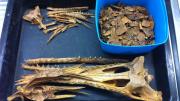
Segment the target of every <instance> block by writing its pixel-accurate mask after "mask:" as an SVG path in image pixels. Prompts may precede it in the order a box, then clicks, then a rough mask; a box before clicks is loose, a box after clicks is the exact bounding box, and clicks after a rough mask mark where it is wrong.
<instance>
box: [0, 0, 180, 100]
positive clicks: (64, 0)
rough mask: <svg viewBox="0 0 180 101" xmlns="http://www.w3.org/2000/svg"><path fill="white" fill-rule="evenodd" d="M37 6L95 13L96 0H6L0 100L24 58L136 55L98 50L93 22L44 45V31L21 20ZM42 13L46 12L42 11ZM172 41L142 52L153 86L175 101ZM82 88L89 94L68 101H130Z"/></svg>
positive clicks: (12, 88) (11, 87) (19, 71)
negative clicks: (115, 53)
mask: <svg viewBox="0 0 180 101" xmlns="http://www.w3.org/2000/svg"><path fill="white" fill-rule="evenodd" d="M36 5H39V6H40V8H46V7H47V6H53V7H71V6H85V5H87V6H89V7H90V8H91V12H94V8H95V0H9V2H8V8H7V12H6V19H5V22H4V29H3V33H2V37H1V43H0V49H1V50H0V63H1V64H0V101H6V99H7V96H9V95H11V94H12V93H13V92H14V91H15V81H16V80H17V79H20V76H22V75H24V74H26V73H28V72H27V71H25V70H23V69H22V68H21V64H22V63H23V62H24V60H25V59H30V58H39V57H77V56H81V57H90V56H91V57H94V56H96V57H99V56H101V57H109V58H126V59H132V58H134V57H135V56H117V55H116V56H115V55H111V54H107V53H104V52H103V51H102V50H101V49H100V46H99V42H98V39H97V36H96V31H95V24H94V23H93V24H91V26H92V28H93V30H90V29H87V28H86V27H84V26H81V25H80V26H79V27H77V28H72V29H70V30H68V31H66V32H65V33H61V35H59V36H58V37H56V38H55V39H54V40H53V41H52V42H51V43H50V44H49V45H47V44H46V42H47V40H48V38H49V35H47V36H46V35H43V32H42V31H40V30H39V29H38V27H37V26H36V25H31V24H30V23H28V22H26V21H23V20H22V16H23V14H24V12H25V11H26V10H27V9H30V8H34V7H35V6H36ZM42 13H43V15H45V12H44V11H42ZM169 14H170V13H169ZM91 21H93V22H94V19H93V18H92V19H91ZM170 39H171V37H170ZM171 44H172V43H171V41H169V42H168V43H167V44H166V45H162V46H160V47H159V48H157V49H155V50H154V51H153V52H151V53H149V54H145V59H146V62H145V66H146V68H147V69H148V70H149V72H150V73H151V74H153V75H154V80H153V81H152V82H151V85H152V87H153V88H154V89H156V90H160V91H162V93H163V101H178V99H179V97H178V87H177V81H176V73H175V64H174V58H175V56H173V54H172V50H171V49H172V47H171ZM173 51H174V50H173ZM85 91H86V92H88V93H89V95H88V96H83V95H78V96H77V97H75V98H74V99H68V101H80V100H81V101H82V100H83V101H87V100H89V101H97V100H98V101H99V100H101V101H112V100H113V101H119V100H120V101H129V100H132V99H130V98H127V97H125V96H122V95H118V94H114V93H112V92H107V91H104V90H97V89H95V88H91V87H87V88H86V89H85Z"/></svg>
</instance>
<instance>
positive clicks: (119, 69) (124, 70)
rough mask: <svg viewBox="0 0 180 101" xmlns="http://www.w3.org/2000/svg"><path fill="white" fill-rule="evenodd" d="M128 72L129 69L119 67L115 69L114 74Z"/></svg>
mask: <svg viewBox="0 0 180 101" xmlns="http://www.w3.org/2000/svg"><path fill="white" fill-rule="evenodd" d="M127 71H129V68H127V67H120V68H117V69H116V70H115V71H114V73H122V72H127Z"/></svg>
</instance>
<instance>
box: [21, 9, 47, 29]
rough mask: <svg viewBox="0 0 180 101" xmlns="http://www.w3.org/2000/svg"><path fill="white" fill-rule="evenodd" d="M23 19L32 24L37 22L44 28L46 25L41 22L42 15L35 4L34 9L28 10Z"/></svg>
mask: <svg viewBox="0 0 180 101" xmlns="http://www.w3.org/2000/svg"><path fill="white" fill-rule="evenodd" d="M23 19H24V20H26V21H29V22H31V23H32V24H38V25H39V26H40V27H41V28H43V29H46V26H45V25H44V24H43V23H42V19H43V18H42V16H41V12H40V9H39V6H36V7H35V9H33V10H29V11H28V12H27V13H26V14H25V15H24V16H23Z"/></svg>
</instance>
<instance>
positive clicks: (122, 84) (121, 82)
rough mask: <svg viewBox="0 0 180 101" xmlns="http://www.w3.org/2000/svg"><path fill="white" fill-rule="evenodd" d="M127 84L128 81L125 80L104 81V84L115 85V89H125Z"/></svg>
mask: <svg viewBox="0 0 180 101" xmlns="http://www.w3.org/2000/svg"><path fill="white" fill-rule="evenodd" d="M129 82H130V80H127V79H116V80H109V81H105V83H109V84H115V85H116V86H117V87H125V86H126V85H127V84H128V83H129Z"/></svg>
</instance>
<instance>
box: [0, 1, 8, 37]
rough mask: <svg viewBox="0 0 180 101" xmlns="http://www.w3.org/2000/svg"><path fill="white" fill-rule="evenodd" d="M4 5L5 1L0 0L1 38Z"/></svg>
mask: <svg viewBox="0 0 180 101" xmlns="http://www.w3.org/2000/svg"><path fill="white" fill-rule="evenodd" d="M6 5H7V2H0V38H1V32H2V27H3V22H4V16H5V12H6Z"/></svg>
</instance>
